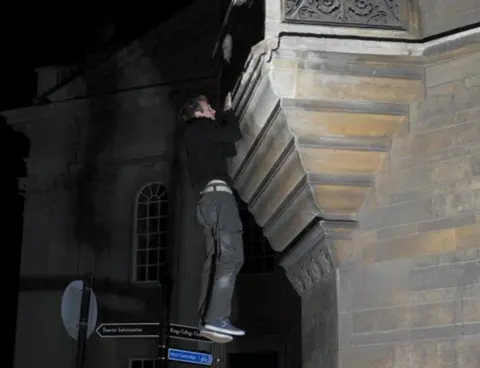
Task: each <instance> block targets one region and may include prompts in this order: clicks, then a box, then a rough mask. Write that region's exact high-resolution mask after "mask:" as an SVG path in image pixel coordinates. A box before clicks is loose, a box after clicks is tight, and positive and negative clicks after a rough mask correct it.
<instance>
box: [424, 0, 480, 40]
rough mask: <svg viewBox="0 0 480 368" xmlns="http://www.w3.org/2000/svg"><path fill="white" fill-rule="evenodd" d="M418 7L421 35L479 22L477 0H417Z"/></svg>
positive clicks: (433, 33) (429, 34) (479, 11)
mask: <svg viewBox="0 0 480 368" xmlns="http://www.w3.org/2000/svg"><path fill="white" fill-rule="evenodd" d="M418 7H419V14H420V27H421V36H422V37H428V36H432V35H436V34H439V33H443V32H448V31H451V30H453V29H455V28H462V27H465V26H467V25H470V24H474V23H478V22H480V3H479V2H478V1H477V0H442V1H439V0H419V5H418Z"/></svg>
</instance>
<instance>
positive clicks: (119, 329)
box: [97, 322, 212, 343]
mask: <svg viewBox="0 0 480 368" xmlns="http://www.w3.org/2000/svg"><path fill="white" fill-rule="evenodd" d="M158 326H159V324H158V322H134V323H102V324H100V325H99V326H98V327H97V334H98V336H100V337H102V338H117V339H118V338H134V337H137V338H156V337H158ZM169 336H170V338H172V339H182V340H190V341H192V340H193V341H201V342H207V343H212V342H211V341H210V340H208V339H206V338H204V337H202V336H200V331H199V329H198V328H196V327H192V326H184V325H178V324H174V323H171V324H170V326H169Z"/></svg>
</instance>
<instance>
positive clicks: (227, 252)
mask: <svg viewBox="0 0 480 368" xmlns="http://www.w3.org/2000/svg"><path fill="white" fill-rule="evenodd" d="M212 198H213V199H214V203H215V206H214V208H215V212H216V216H217V221H216V224H215V225H216V226H214V228H213V234H212V235H213V238H214V240H215V242H214V244H215V245H216V253H215V256H214V258H212V267H214V273H213V280H212V286H211V295H210V298H209V301H210V304H209V306H208V309H207V311H206V312H207V313H206V315H205V327H206V328H207V329H210V330H212V331H216V332H220V333H228V334H231V335H236V336H241V335H244V334H245V332H244V331H242V330H240V329H238V328H236V327H234V326H232V325H231V324H230V314H231V303H232V296H233V292H234V290H235V284H236V279H237V275H238V273H239V272H240V269H241V267H242V265H243V241H242V223H241V220H240V216H239V213H238V208H237V203H236V200H235V197H234V196H233V195H232V194H229V193H227V192H214V193H212Z"/></svg>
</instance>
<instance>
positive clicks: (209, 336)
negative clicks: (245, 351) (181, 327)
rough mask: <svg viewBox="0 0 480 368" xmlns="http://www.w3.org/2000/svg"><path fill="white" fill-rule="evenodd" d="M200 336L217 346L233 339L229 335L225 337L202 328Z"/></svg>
mask: <svg viewBox="0 0 480 368" xmlns="http://www.w3.org/2000/svg"><path fill="white" fill-rule="evenodd" d="M200 336H203V337H205V338H207V339H209V340H211V341H213V342H216V343H218V344H226V343H229V342H231V341H232V340H233V337H232V336H230V335H225V334H222V333H219V332H215V331H211V330H207V329H206V328H202V329H201V330H200Z"/></svg>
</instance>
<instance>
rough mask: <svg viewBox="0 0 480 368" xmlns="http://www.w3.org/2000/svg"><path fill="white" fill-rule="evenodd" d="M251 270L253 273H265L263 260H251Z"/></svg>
mask: <svg viewBox="0 0 480 368" xmlns="http://www.w3.org/2000/svg"><path fill="white" fill-rule="evenodd" d="M252 269H253V270H254V272H255V273H262V272H265V260H264V259H262V258H257V259H253V260H252Z"/></svg>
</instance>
